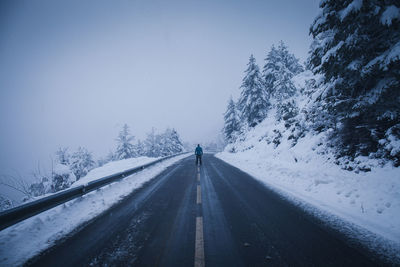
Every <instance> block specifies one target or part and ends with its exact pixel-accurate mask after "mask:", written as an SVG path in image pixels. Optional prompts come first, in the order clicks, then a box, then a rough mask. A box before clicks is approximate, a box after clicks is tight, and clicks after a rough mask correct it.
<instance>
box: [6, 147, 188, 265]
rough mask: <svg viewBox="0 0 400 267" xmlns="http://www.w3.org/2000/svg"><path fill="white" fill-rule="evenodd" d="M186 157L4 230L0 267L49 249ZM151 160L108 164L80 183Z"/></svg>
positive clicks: (159, 165) (144, 171)
mask: <svg viewBox="0 0 400 267" xmlns="http://www.w3.org/2000/svg"><path fill="white" fill-rule="evenodd" d="M187 156H188V154H184V155H180V156H177V157H174V158H171V159H168V160H165V161H163V162H161V163H158V164H156V165H155V166H153V167H149V168H148V169H145V170H143V171H141V172H139V173H136V174H133V175H130V176H128V177H126V178H124V179H123V180H121V181H119V182H116V183H112V184H110V185H107V186H104V187H102V188H101V189H100V190H96V191H93V192H90V193H88V194H87V195H84V196H83V197H79V198H76V199H74V200H71V201H69V202H67V203H65V204H63V205H60V206H57V207H55V208H53V209H50V210H47V211H45V212H42V213H40V214H38V215H36V216H33V217H31V218H29V219H27V220H24V221H22V222H20V223H18V224H16V225H14V226H11V227H9V228H7V229H4V230H3V231H1V232H0V266H20V265H22V264H23V263H24V262H25V261H27V260H28V259H30V258H32V257H33V256H35V255H37V254H38V253H40V252H41V251H43V250H45V249H46V248H48V247H50V246H52V245H53V244H54V243H55V241H57V240H58V239H60V238H62V237H63V236H65V235H66V234H68V233H70V232H71V231H73V230H74V229H75V228H77V227H78V226H79V225H81V224H83V223H85V222H87V221H89V220H90V219H92V218H94V217H96V216H98V215H99V214H101V213H102V212H103V211H105V210H107V209H108V208H110V207H111V206H113V205H114V204H116V203H117V202H118V201H120V200H121V199H123V198H124V197H125V196H127V195H129V194H130V193H131V192H132V191H133V190H134V189H137V188H139V187H141V186H142V185H143V184H144V183H145V182H147V181H149V180H151V179H152V178H154V177H155V176H156V175H158V174H159V173H161V172H162V171H163V170H165V169H166V168H167V167H168V166H171V165H172V164H174V163H176V162H177V161H179V160H181V159H183V158H185V157H187ZM153 160H155V159H152V158H138V159H129V160H122V161H116V162H111V163H109V164H106V165H104V166H103V167H100V168H97V169H94V170H92V171H91V172H90V173H89V174H88V175H87V176H86V177H84V178H82V179H81V180H83V181H82V183H87V182H89V181H92V180H94V179H98V178H102V177H104V176H106V175H110V174H112V173H115V172H121V171H124V170H126V169H129V168H133V167H136V166H140V165H143V164H146V163H148V162H150V161H153ZM78 182H79V181H78ZM75 184H77V183H75Z"/></svg>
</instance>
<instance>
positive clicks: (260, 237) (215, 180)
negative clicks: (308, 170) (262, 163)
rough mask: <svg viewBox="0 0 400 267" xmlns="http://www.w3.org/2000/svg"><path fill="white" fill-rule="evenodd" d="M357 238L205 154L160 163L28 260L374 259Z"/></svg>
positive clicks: (239, 262) (325, 262)
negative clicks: (157, 170)
mask: <svg viewBox="0 0 400 267" xmlns="http://www.w3.org/2000/svg"><path fill="white" fill-rule="evenodd" d="M384 264H385V263H383V262H379V259H378V258H377V257H375V256H374V255H373V253H371V252H369V251H367V250H366V249H365V248H363V247H362V246H361V245H357V244H354V243H351V242H348V241H347V240H346V238H345V237H344V235H342V234H341V233H338V232H337V231H335V230H333V229H329V228H327V226H324V225H323V224H322V223H320V222H319V220H317V219H315V218H313V217H312V216H310V215H307V214H305V213H304V212H303V211H302V210H300V209H298V208H297V207H296V206H294V205H292V204H291V203H290V202H288V201H286V200H285V199H283V198H281V197H280V196H279V195H277V194H276V193H275V192H273V191H271V190H270V189H268V188H267V187H265V186H263V185H262V184H261V183H259V182H258V181H256V180H254V179H253V178H252V177H251V176H249V175H247V174H245V173H244V172H242V171H240V170H238V169H237V168H234V167H232V166H230V165H228V164H226V163H224V162H223V161H221V160H219V159H217V158H215V157H214V156H212V155H209V154H205V155H204V156H203V165H202V166H201V167H198V166H196V165H195V159H194V156H191V157H188V158H186V159H183V160H181V161H180V162H178V163H177V164H175V165H173V166H171V167H169V168H167V169H166V170H165V171H164V172H163V173H161V174H160V175H159V176H157V177H156V178H154V179H153V180H151V181H150V182H148V183H147V184H146V185H145V186H144V187H142V188H140V189H138V190H136V191H135V192H134V193H132V194H131V195H130V196H129V197H127V198H125V199H124V200H123V201H121V202H120V203H119V204H117V205H116V206H115V207H113V208H112V209H110V210H109V211H107V212H105V213H104V214H103V215H101V216H99V217H97V218H96V219H94V220H93V221H91V222H89V223H88V224H86V225H85V226H84V227H81V228H80V229H79V230H77V231H75V233H74V234H72V235H71V236H69V237H67V238H65V239H64V240H62V242H59V244H57V245H56V246H54V247H53V248H51V249H49V250H47V251H45V252H44V253H42V254H41V255H39V256H38V257H36V258H34V259H32V260H31V261H29V262H28V265H34V266H377V265H384Z"/></svg>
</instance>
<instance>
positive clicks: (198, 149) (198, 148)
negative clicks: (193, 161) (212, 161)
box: [194, 146, 203, 156]
mask: <svg viewBox="0 0 400 267" xmlns="http://www.w3.org/2000/svg"><path fill="white" fill-rule="evenodd" d="M194 154H195V155H196V156H201V155H203V149H202V148H201V147H200V146H197V147H196V149H195V151H194Z"/></svg>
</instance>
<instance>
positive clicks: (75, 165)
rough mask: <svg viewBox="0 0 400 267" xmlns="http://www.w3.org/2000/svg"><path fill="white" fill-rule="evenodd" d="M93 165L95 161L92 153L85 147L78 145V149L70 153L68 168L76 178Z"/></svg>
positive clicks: (83, 174)
mask: <svg viewBox="0 0 400 267" xmlns="http://www.w3.org/2000/svg"><path fill="white" fill-rule="evenodd" d="M94 167H95V162H94V160H93V156H92V153H90V152H89V151H88V150H87V149H86V148H83V147H79V148H78V150H77V151H76V152H74V153H73V154H72V156H71V165H70V168H71V170H72V171H73V172H74V174H75V177H76V179H77V180H79V179H80V178H81V177H83V176H85V175H86V174H87V173H88V172H89V171H90V170H91V169H93V168H94Z"/></svg>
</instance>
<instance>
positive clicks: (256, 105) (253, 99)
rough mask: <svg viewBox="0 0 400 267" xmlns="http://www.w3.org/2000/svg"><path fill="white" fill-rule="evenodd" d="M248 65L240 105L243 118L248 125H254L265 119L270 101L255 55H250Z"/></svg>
mask: <svg viewBox="0 0 400 267" xmlns="http://www.w3.org/2000/svg"><path fill="white" fill-rule="evenodd" d="M247 66H248V67H247V69H246V71H245V77H244V78H243V82H242V85H241V87H240V88H241V89H242V92H241V95H240V98H239V101H238V107H239V110H240V112H241V117H242V118H243V120H245V122H246V123H247V125H248V126H250V127H254V126H256V125H257V124H258V123H260V122H261V121H262V120H263V119H265V117H266V115H267V110H268V108H269V102H268V97H267V95H266V93H265V91H264V88H263V83H262V80H261V76H260V70H259V67H258V66H257V64H256V59H255V58H254V57H253V55H251V56H250V59H249V63H248V64H247Z"/></svg>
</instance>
